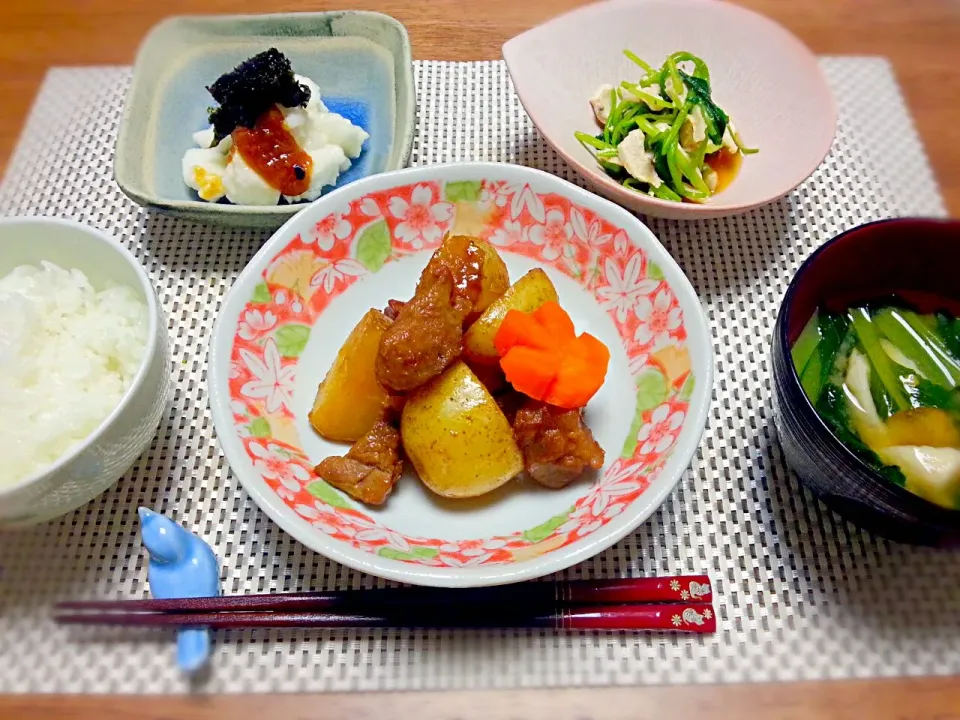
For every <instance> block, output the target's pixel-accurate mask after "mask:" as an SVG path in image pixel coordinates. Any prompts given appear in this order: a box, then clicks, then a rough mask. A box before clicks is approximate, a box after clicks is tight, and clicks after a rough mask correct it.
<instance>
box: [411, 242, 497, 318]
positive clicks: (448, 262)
mask: <svg viewBox="0 0 960 720" xmlns="http://www.w3.org/2000/svg"><path fill="white" fill-rule="evenodd" d="M443 270H449V271H450V273H451V274H452V275H453V280H454V285H455V286H456V288H457V292H458V294H459V295H461V296H463V297H465V298H467V299H468V300H469V301H470V303H471V304H472V311H471V316H470V317H469V319H470V320H472V319H473V318H475V317H477V316H478V315H479V314H480V313H482V312H483V311H484V310H486V309H487V308H488V307H490V305H491V304H492V303H493V301H494V300H496V299H497V298H499V297H500V296H501V295H503V293H504V292H506V290H507V288H508V287H510V275H509V273H508V272H507V266H506V265H505V264H504V262H503V259H502V258H501V257H500V255H499V254H498V253H497V251H496V250H495V249H494V247H493V246H492V245H490V244H488V243H486V242H484V241H483V240H481V239H480V238H473V237H468V236H466V235H451V236H450V237H447V238H445V239H444V241H443V244H442V245H440V247H438V248H437V249H436V250H435V251H434V253H433V255H432V256H431V257H430V262H428V263H427V266H426V267H425V268H424V269H423V273H422V274H421V275H420V282H419V283H418V284H417V292H418V293H419V292H421V290H423V289H425V285H428V284H432V283H433V282H435V278H436V277H437V276H438V275H439V273H441V272H442V271H443Z"/></svg>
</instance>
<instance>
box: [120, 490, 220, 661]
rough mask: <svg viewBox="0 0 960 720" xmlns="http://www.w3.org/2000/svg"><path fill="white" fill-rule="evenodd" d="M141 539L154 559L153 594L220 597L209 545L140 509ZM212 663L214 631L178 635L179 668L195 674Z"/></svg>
mask: <svg viewBox="0 0 960 720" xmlns="http://www.w3.org/2000/svg"><path fill="white" fill-rule="evenodd" d="M137 512H138V513H139V514H140V537H141V538H142V540H143V544H144V547H146V548H147V552H148V553H149V555H150V564H149V567H148V569H147V580H148V581H149V582H150V594H151V595H153V597H155V598H158V599H160V600H165V599H167V598H191V597H216V596H218V595H219V594H220V568H219V566H218V564H217V556H216V555H214V554H213V550H212V549H211V548H210V546H209V545H207V543H205V542H204V541H203V540H201V539H200V538H198V537H197V536H196V535H194V534H193V533H192V532H190V531H189V530H186V529H184V528H182V527H180V526H179V525H177V523H175V522H173V521H172V520H170V519H169V518H166V517H164V516H163V515H159V514H157V513H155V512H153V511H152V510H147V508H143V507H142V508H139V509H138V511H137ZM209 659H210V631H209V630H208V629H207V628H188V629H184V630H178V631H177V664H178V665H179V666H180V669H181V670H183V671H184V672H186V673H194V672H196V671H197V670H199V669H200V668H202V667H203V666H204V665H206V664H207V662H208V661H209Z"/></svg>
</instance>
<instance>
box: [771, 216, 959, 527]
mask: <svg viewBox="0 0 960 720" xmlns="http://www.w3.org/2000/svg"><path fill="white" fill-rule="evenodd" d="M957 267H960V222H957V221H946V220H926V219H909V218H903V219H895V220H884V221H880V222H875V223H869V224H867V225H862V226H860V227H857V228H854V229H852V230H849V231H847V232H845V233H842V234H841V235H839V236H837V237H836V238H834V239H833V240H830V241H829V242H827V243H826V244H824V245H823V246H822V247H821V248H819V249H818V250H817V251H816V252H814V253H813V254H812V255H811V256H810V257H809V258H808V259H807V260H806V261H805V262H804V263H803V265H802V266H801V267H800V269H799V270H798V271H797V274H796V275H795V276H794V278H793V280H792V281H791V283H790V286H789V288H788V289H787V293H786V295H785V297H784V300H783V304H782V305H781V307H780V312H779V314H778V316H777V323H776V327H775V328H774V336H773V350H772V353H773V358H772V364H773V400H774V420H775V423H776V427H777V434H778V437H779V440H780V443H781V445H782V447H783V451H784V455H785V456H786V459H787V462H788V463H789V465H790V466H791V468H792V469H793V470H794V472H795V473H796V474H797V475H798V476H799V478H800V480H801V481H802V482H803V483H804V484H805V485H806V486H807V487H809V488H810V489H811V490H812V491H813V492H814V493H815V494H816V495H817V496H818V497H819V498H820V499H821V500H822V501H823V502H824V503H825V504H826V505H827V506H828V507H830V508H831V509H832V510H834V511H835V512H837V513H838V514H840V515H842V516H843V517H845V518H846V519H848V520H850V521H851V522H854V523H856V524H858V525H860V526H862V527H864V528H865V529H867V530H870V531H872V532H875V533H877V534H878V535H882V536H885V537H889V538H891V539H893V540H899V541H904V542H913V543H921V544H926V545H939V546H960V510H951V509H947V508H945V507H941V506H939V505H936V504H934V503H932V502H929V501H927V500H925V499H923V498H921V497H919V496H917V495H915V494H913V493H911V492H910V491H909V490H907V489H905V488H904V487H900V486H899V485H897V484H895V483H893V482H891V481H890V480H889V479H888V478H887V477H884V476H883V475H881V474H880V473H879V472H877V470H876V469H875V468H873V467H871V466H870V465H869V464H868V463H866V462H864V460H863V459H862V458H861V457H859V456H858V455H857V454H856V453H854V452H853V451H852V450H851V449H850V448H848V447H847V446H846V445H844V444H843V443H842V442H841V441H840V440H839V439H838V438H837V437H836V436H835V435H834V433H833V432H832V431H831V429H830V426H829V425H828V424H827V423H826V422H825V421H824V419H823V418H822V417H821V416H820V414H819V413H818V412H817V409H816V408H815V407H814V406H813V404H812V403H811V402H810V399H809V398H808V397H807V394H806V393H805V392H804V389H803V387H802V385H801V379H800V376H799V374H798V373H797V370H796V368H795V366H794V362H793V360H792V357H791V349H792V348H793V346H794V344H795V343H796V342H797V339H798V338H799V337H800V335H801V333H802V331H803V329H804V327H805V326H806V325H807V323H808V321H809V320H810V318H811V317H812V316H813V314H814V312H816V311H817V310H818V308H827V309H829V310H835V311H842V310H845V309H846V308H849V307H851V306H855V305H858V304H861V303H869V302H875V301H877V300H882V299H884V298H887V297H890V296H899V297H901V298H904V299H906V300H908V301H909V302H910V303H911V304H913V305H915V306H916V307H917V308H918V310H919V311H920V312H934V311H936V310H942V309H946V310H948V311H950V312H952V313H953V314H954V315H960V283H958V282H957V279H956V268H957Z"/></svg>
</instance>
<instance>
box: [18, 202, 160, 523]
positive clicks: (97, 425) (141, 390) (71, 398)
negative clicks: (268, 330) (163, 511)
mask: <svg viewBox="0 0 960 720" xmlns="http://www.w3.org/2000/svg"><path fill="white" fill-rule="evenodd" d="M169 387H170V354H169V348H168V342H167V331H166V323H165V322H163V321H162V317H161V314H160V311H159V308H158V304H157V297H156V293H155V291H154V289H153V285H152V284H151V282H150V280H149V278H148V277H147V275H146V273H145V272H144V269H143V268H142V267H141V265H140V263H139V262H138V261H137V259H136V258H135V257H134V256H133V255H132V254H131V253H130V252H129V251H128V250H127V249H126V248H124V247H123V246H122V245H121V244H120V243H119V242H118V241H117V240H116V239H115V238H112V237H110V236H108V235H106V234H104V233H102V232H101V231H99V230H96V229H94V228H91V227H87V226H85V225H81V224H79V223H76V222H72V221H68V220H60V219H56V218H42V217H30V218H27V217H24V218H0V448H2V449H3V456H4V457H3V462H2V463H0V527H18V526H25V525H34V524H36V523H40V522H44V521H46V520H51V519H53V518H55V517H58V516H60V515H63V514H65V513H67V512H70V511H71V510H75V509H76V508H78V507H80V506H81V505H84V504H85V503H87V502H89V501H90V500H92V499H93V498H95V497H96V496H97V495H99V494H100V493H102V492H103V491H104V490H106V489H107V488H108V487H109V486H110V485H112V484H114V483H115V482H116V481H117V480H118V479H119V478H120V477H121V476H122V475H123V474H124V473H125V472H126V471H127V470H128V469H129V468H130V467H131V465H133V463H134V461H135V460H136V459H137V458H138V457H139V456H140V455H141V454H142V453H143V452H144V451H145V450H146V449H147V447H148V446H149V445H150V443H151V441H152V440H153V438H154V436H155V435H156V432H157V426H158V425H159V423H160V418H161V416H162V415H163V413H164V411H165V408H166V403H167V395H168V392H169Z"/></svg>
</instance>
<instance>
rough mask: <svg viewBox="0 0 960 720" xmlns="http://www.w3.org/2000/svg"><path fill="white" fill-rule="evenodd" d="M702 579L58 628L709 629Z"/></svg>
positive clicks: (110, 611)
mask: <svg viewBox="0 0 960 720" xmlns="http://www.w3.org/2000/svg"><path fill="white" fill-rule="evenodd" d="M712 600H713V594H712V590H711V587H710V581H709V579H708V578H707V576H705V575H681V576H677V577H667V578H635V579H627V580H573V581H560V582H535V583H523V584H519V585H507V586H501V587H491V588H477V589H470V590H449V589H439V588H420V587H414V588H406V587H404V588H383V589H375V590H343V591H336V592H303V593H273V594H267V595H241V596H235V597H213V598H182V599H171V600H118V601H73V602H64V603H59V604H58V605H57V606H56V607H55V608H54V611H55V615H54V619H55V620H56V621H57V622H58V623H63V624H98V625H102V624H105V625H126V626H153V627H164V626H166V627H206V628H222V629H231V628H233V629H236V628H256V627H313V628H358V627H362V628H377V627H404V628H553V629H557V630H674V631H680V632H694V633H712V632H714V631H715V630H716V616H715V615H714V612H713V606H712Z"/></svg>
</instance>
